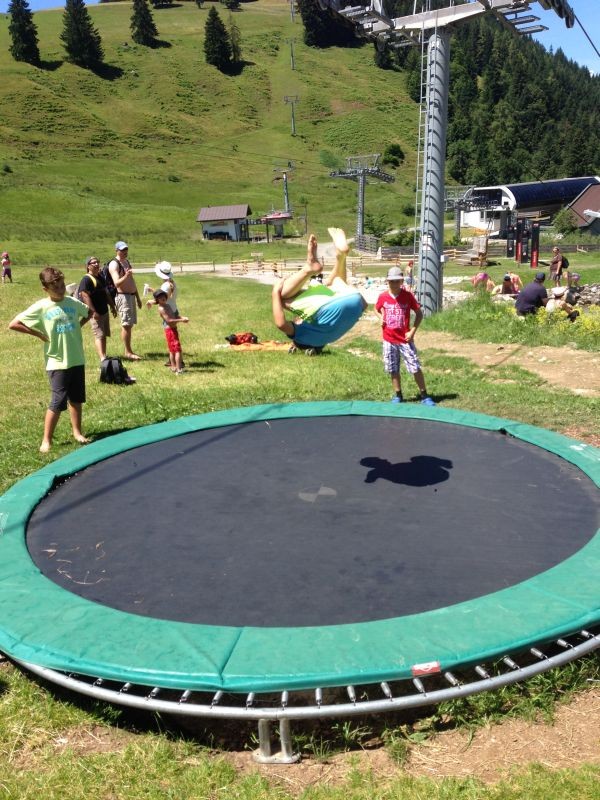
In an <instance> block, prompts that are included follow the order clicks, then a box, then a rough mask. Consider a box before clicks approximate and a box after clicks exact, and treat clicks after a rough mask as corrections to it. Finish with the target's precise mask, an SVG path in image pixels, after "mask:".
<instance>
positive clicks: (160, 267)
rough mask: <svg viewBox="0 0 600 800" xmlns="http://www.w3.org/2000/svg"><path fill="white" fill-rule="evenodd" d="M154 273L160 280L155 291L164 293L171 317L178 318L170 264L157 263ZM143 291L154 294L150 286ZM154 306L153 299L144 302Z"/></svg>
mask: <svg viewBox="0 0 600 800" xmlns="http://www.w3.org/2000/svg"><path fill="white" fill-rule="evenodd" d="M154 272H155V274H156V275H157V277H158V278H160V279H161V284H160V287H159V289H158V290H157V291H162V292H165V293H166V295H167V302H166V304H165V305H166V306H168V308H169V311H170V313H171V316H172V317H179V316H180V314H179V311H178V309H177V285H176V284H175V279H174V278H173V267H172V266H171V263H170V262H169V261H159V262H158V264H157V265H156V266H155V267H154ZM145 290H146V291H147V292H150V294H151V295H152V294H153V293H154V289H152V287H151V286H147V287H145ZM155 305H157V303H156V300H155V299H154V298H153V297H151V298H150V300H147V301H146V307H147V308H151V307H152V306H155ZM170 366H172V364H171V362H170V361H165V367H170ZM183 367H185V364H184V362H183V359H182V361H181V368H183Z"/></svg>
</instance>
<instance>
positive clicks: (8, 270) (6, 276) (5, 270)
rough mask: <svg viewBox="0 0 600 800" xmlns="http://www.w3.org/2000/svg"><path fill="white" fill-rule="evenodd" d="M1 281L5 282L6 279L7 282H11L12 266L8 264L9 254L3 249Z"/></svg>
mask: <svg viewBox="0 0 600 800" xmlns="http://www.w3.org/2000/svg"><path fill="white" fill-rule="evenodd" d="M1 263H2V283H6V281H7V280H8V282H9V283H12V282H13V281H12V267H11V265H10V256H9V255H8V253H7V252H6V251H5V252H4V253H2V261H1Z"/></svg>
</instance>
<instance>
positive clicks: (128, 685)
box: [119, 682, 132, 694]
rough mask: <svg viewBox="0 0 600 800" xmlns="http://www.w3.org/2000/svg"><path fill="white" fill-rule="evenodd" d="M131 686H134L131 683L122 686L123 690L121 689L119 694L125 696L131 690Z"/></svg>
mask: <svg viewBox="0 0 600 800" xmlns="http://www.w3.org/2000/svg"><path fill="white" fill-rule="evenodd" d="M131 686H132V684H131V683H129V682H127V683H124V684H123V686H121V688H120V689H119V694H125V693H126V692H128V691H129V690H130V689H131Z"/></svg>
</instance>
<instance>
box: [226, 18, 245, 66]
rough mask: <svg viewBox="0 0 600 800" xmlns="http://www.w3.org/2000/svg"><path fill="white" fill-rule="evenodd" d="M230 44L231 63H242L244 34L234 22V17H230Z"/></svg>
mask: <svg viewBox="0 0 600 800" xmlns="http://www.w3.org/2000/svg"><path fill="white" fill-rule="evenodd" d="M229 42H230V44H231V63H232V64H241V63H242V34H241V33H240V29H239V28H238V26H237V25H236V24H235V22H234V21H233V16H232V15H231V14H230V15H229Z"/></svg>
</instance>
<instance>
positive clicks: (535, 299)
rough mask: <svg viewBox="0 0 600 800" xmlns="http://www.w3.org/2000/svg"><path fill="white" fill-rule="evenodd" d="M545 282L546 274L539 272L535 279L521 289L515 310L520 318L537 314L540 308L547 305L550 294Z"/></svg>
mask: <svg viewBox="0 0 600 800" xmlns="http://www.w3.org/2000/svg"><path fill="white" fill-rule="evenodd" d="M545 280H546V273H545V272H538V273H537V274H536V276H535V279H534V280H533V281H532V282H531V283H528V284H527V285H526V286H524V287H523V288H522V289H521V291H520V292H519V294H518V295H517V299H516V302H515V308H516V310H517V314H518V315H519V316H520V317H524V316H525V315H526V314H535V313H536V311H537V310H538V308H541V307H542V306H545V305H546V303H547V302H548V292H547V291H546V287H545V286H544V281H545Z"/></svg>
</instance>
